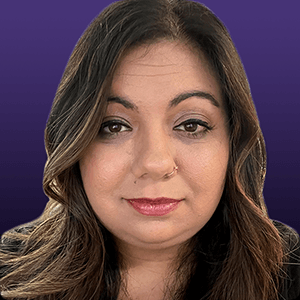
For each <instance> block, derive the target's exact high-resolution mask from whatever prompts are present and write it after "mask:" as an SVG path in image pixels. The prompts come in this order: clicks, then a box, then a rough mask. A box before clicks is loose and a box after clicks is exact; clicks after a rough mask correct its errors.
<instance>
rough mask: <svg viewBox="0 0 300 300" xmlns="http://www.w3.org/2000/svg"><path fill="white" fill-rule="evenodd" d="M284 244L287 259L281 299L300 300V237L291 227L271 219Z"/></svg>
mask: <svg viewBox="0 0 300 300" xmlns="http://www.w3.org/2000/svg"><path fill="white" fill-rule="evenodd" d="M273 224H274V225H275V227H276V228H277V230H278V231H279V233H280V235H281V237H282V238H283V240H284V241H285V244H286V255H287V260H286V263H285V273H286V274H285V280H284V285H283V291H282V295H281V297H282V298H281V299H287V300H300V239H299V235H298V233H297V232H296V230H294V229H293V228H291V227H289V226H287V225H285V224H283V223H280V222H278V221H273Z"/></svg>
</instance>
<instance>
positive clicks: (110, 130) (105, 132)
mask: <svg viewBox="0 0 300 300" xmlns="http://www.w3.org/2000/svg"><path fill="white" fill-rule="evenodd" d="M124 131H132V128H131V127H130V126H129V125H127V124H125V123H124V122H122V121H120V120H109V121H106V122H104V123H103V124H102V125H101V127H100V131H99V135H100V136H101V137H103V138H105V137H113V136H116V135H118V134H119V133H121V132H124Z"/></svg>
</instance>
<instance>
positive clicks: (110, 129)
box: [108, 123, 122, 132]
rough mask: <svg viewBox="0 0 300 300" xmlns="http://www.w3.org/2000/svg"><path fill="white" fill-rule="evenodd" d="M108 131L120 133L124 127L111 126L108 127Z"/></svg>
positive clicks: (118, 125)
mask: <svg viewBox="0 0 300 300" xmlns="http://www.w3.org/2000/svg"><path fill="white" fill-rule="evenodd" d="M108 129H109V131H110V132H120V131H121V129H122V125H121V124H117V123H115V124H111V125H109V126H108Z"/></svg>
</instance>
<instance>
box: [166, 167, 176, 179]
mask: <svg viewBox="0 0 300 300" xmlns="http://www.w3.org/2000/svg"><path fill="white" fill-rule="evenodd" d="M177 170H178V167H177V166H175V167H174V168H173V171H172V172H171V173H167V174H165V175H164V178H169V177H171V176H172V175H174V174H175V172H177Z"/></svg>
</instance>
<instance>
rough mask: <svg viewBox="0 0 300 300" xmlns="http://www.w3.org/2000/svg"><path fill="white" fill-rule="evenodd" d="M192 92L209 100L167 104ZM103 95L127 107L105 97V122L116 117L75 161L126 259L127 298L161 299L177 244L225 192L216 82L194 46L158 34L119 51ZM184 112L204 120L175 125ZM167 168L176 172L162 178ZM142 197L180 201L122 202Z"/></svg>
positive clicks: (225, 141)
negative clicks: (154, 204)
mask: <svg viewBox="0 0 300 300" xmlns="http://www.w3.org/2000/svg"><path fill="white" fill-rule="evenodd" d="M196 90H197V91H201V92H205V93H208V94H210V95H211V96H212V97H213V98H214V99H215V100H216V102H217V105H216V103H213V102H212V101H211V100H209V99H207V98H204V97H199V96H192V97H188V98H187V99H185V100H184V101H181V102H180V103H179V104H177V105H174V106H172V107H170V101H172V100H173V99H174V98H176V96H178V95H179V94H183V93H188V92H193V91H196ZM111 96H112V97H119V98H122V99H125V100H127V101H129V102H130V104H132V107H133V108H128V107H127V108H126V107H124V105H122V104H121V103H118V102H120V101H117V102H115V101H111V102H109V105H108V108H107V112H106V117H105V119H104V123H105V122H107V121H109V120H117V121H118V122H120V121H121V122H122V123H123V125H118V124H110V126H106V127H102V130H101V131H100V133H99V136H98V137H97V139H95V140H94V141H93V143H92V144H91V145H90V146H89V148H88V149H87V151H86V152H85V155H84V157H83V158H82V159H81V161H80V170H81V175H82V180H83V184H84V188H85V191H86V194H87V196H88V199H89V201H90V203H91V205H92V207H93V209H94V211H95V212H96V214H97V215H98V217H99V219H100V220H101V222H102V223H103V224H104V226H105V227H106V228H107V229H108V230H109V231H110V232H111V233H112V234H113V235H114V237H115V239H116V241H117V244H118V246H119V249H120V252H121V253H122V255H123V257H124V260H125V262H126V265H127V273H126V274H127V275H126V276H127V290H128V291H129V293H130V295H131V298H132V299H160V298H161V297H162V290H163V285H164V276H166V274H167V272H168V270H169V269H168V268H169V266H170V264H171V262H172V261H173V260H174V258H175V257H176V254H177V252H178V249H179V247H180V246H182V245H184V244H185V243H186V242H187V241H188V240H189V239H190V238H191V237H192V236H193V235H195V234H196V233H197V232H198V231H199V230H200V229H201V228H202V227H203V226H204V225H205V224H206V223H207V222H208V220H209V219H210V218H211V216H212V215H213V213H214V211H215V209H216V207H217V206H218V204H219V201H220V198H221V196H222V193H223V189H224V184H225V176H226V170H227V164H228V154H229V136H228V130H227V125H226V122H227V119H226V114H225V109H224V106H223V102H222V96H221V91H220V86H219V84H218V82H217V81H216V79H215V77H214V76H213V72H212V71H211V70H210V68H209V65H208V63H207V61H206V60H205V58H204V56H203V55H202V54H201V53H200V54H199V53H195V52H194V51H192V49H191V48H190V47H188V46H187V45H185V44H183V43H181V42H174V41H166V40H164V41H160V42H157V43H155V44H153V45H147V46H146V45H145V46H140V47H138V48H136V49H133V50H131V51H130V52H129V53H128V54H127V55H126V56H125V58H123V60H122V61H121V63H120V64H119V66H118V68H117V70H116V73H115V75H114V79H113V82H112V86H111ZM126 106H127V105H126ZM190 119H197V120H202V121H205V122H206V123H207V127H208V128H206V127H205V126H206V125H205V126H201V125H197V123H196V122H195V121H191V122H190V123H187V124H185V125H184V124H183V125H182V123H183V122H185V121H187V120H190ZM112 130H113V131H115V132H114V133H112ZM174 166H178V172H176V173H175V174H174V175H173V176H171V177H169V178H165V177H164V175H165V174H167V173H170V172H172V170H173V168H174ZM140 197H148V198H157V197H168V198H174V199H178V200H179V199H183V201H181V202H180V203H179V205H178V207H177V208H176V209H175V210H174V211H172V212H170V213H169V214H167V215H164V216H145V215H142V214H140V213H139V212H137V211H136V210H134V209H133V207H132V206H131V205H130V204H129V203H128V202H127V201H126V200H124V198H125V199H128V198H131V199H132V198H140ZM124 276H125V275H124ZM143 297H144V298H143ZM125 298H126V297H125V296H124V295H123V296H122V299H125Z"/></svg>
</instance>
